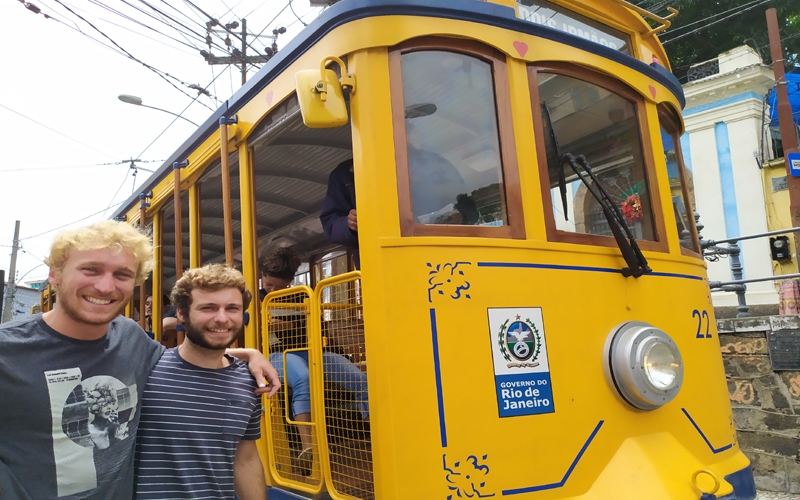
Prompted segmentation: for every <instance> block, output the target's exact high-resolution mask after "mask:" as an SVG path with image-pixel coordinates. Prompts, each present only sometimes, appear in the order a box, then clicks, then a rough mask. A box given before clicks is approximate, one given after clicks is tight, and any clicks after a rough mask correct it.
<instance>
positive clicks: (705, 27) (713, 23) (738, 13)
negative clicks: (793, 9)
mask: <svg viewBox="0 0 800 500" xmlns="http://www.w3.org/2000/svg"><path fill="white" fill-rule="evenodd" d="M770 1H771V0H760V1H759V2H758V3H756V4H754V5H751V6H750V7H747V8H745V9H742V10H740V11H737V12H735V13H733V14H731V15H729V16H726V17H723V18H722V19H717V20H716V21H713V22H711V23H708V24H706V25H704V26H701V27H700V28H697V29H695V30H692V31H689V32H687V33H682V34H680V35H678V36H676V37H675V38H670V39H669V40H666V41H664V40H662V41H661V45H667V44H668V43H672V42H674V41H677V40H680V39H681V38H685V37H687V36H689V35H693V34H695V33H698V32H700V31H703V30H705V29H707V28H708V27H709V26H713V25H715V24H717V23H721V22H722V21H725V20H727V19H730V18H732V17H735V16H738V15H740V14H742V13H744V12H747V11H748V10H750V9H754V8H756V7H758V6H759V5H763V4H765V3H768V2H770Z"/></svg>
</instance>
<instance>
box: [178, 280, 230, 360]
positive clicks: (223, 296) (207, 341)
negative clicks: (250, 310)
mask: <svg viewBox="0 0 800 500" xmlns="http://www.w3.org/2000/svg"><path fill="white" fill-rule="evenodd" d="M178 318H179V319H180V320H181V321H183V327H184V330H185V331H186V338H187V339H188V340H189V341H190V342H191V343H192V344H195V345H196V346H199V347H203V348H206V349H210V350H213V351H222V350H225V349H227V348H228V347H229V346H230V345H231V344H233V342H234V340H236V337H237V336H238V335H239V334H240V333H241V332H242V330H243V329H244V304H243V300H242V292H240V291H239V290H238V289H236V288H222V289H220V290H215V291H208V290H199V289H194V290H192V303H191V305H190V306H189V314H188V316H185V315H184V314H183V313H182V311H180V310H178Z"/></svg>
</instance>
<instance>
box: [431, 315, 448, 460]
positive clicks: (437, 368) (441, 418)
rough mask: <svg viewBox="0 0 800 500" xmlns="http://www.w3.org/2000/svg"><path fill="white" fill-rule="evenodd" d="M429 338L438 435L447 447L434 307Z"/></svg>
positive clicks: (444, 446)
mask: <svg viewBox="0 0 800 500" xmlns="http://www.w3.org/2000/svg"><path fill="white" fill-rule="evenodd" d="M431 339H432V341H433V372H434V375H435V377H436V401H437V403H438V404H439V435H440V437H441V439H442V448H447V426H446V425H445V421H444V395H443V394H442V370H441V367H440V365H439V333H438V331H437V330H436V309H433V308H431Z"/></svg>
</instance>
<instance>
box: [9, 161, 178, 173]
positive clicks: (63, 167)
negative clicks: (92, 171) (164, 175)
mask: <svg viewBox="0 0 800 500" xmlns="http://www.w3.org/2000/svg"><path fill="white" fill-rule="evenodd" d="M163 161H164V160H137V161H136V163H158V162H163ZM126 163H130V160H125V161H117V162H113V163H90V164H86V165H48V166H45V167H21V168H6V169H0V174H2V173H5V172H31V171H37V170H71V169H73V168H94V167H107V166H114V165H123V164H126Z"/></svg>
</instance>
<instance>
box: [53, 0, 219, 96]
mask: <svg viewBox="0 0 800 500" xmlns="http://www.w3.org/2000/svg"><path fill="white" fill-rule="evenodd" d="M55 1H56V2H57V3H58V4H60V5H61V6H63V7H64V8H65V9H67V10H68V11H70V12H71V13H72V14H73V15H75V16H77V17H78V18H80V19H81V20H82V21H83V22H85V23H86V24H88V25H89V26H91V27H92V28H93V29H94V30H95V31H97V32H98V33H100V34H101V35H103V36H104V37H105V38H107V39H108V40H109V41H110V42H111V43H113V44H114V45H115V46H116V47H117V48H119V49H120V50H121V51H122V52H124V53H125V54H126V55H127V56H128V57H129V58H130V59H133V60H134V61H136V62H138V63H139V64H141V65H142V66H144V67H145V68H147V69H149V70H151V71H153V72H154V73H155V74H157V75H158V76H160V77H161V78H162V79H163V80H164V81H165V82H167V83H169V84H170V85H172V86H173V87H174V88H175V89H176V90H178V91H179V92H180V93H182V94H184V95H185V96H186V97H192V96H191V95H189V94H188V93H187V92H185V91H184V90H183V89H181V88H180V87H178V86H177V85H175V84H174V83H172V82H170V81H169V80H167V78H166V77H165V76H164V75H166V76H171V75H169V73H164V72H162V71H160V70H157V69H156V68H154V67H153V66H150V65H149V64H147V63H145V62H144V61H142V60H140V59H138V58H136V57H134V56H133V54H131V53H130V52H128V51H127V50H125V49H124V48H122V46H120V45H119V44H118V43H117V42H115V41H114V40H113V39H112V38H111V37H109V36H108V35H106V34H105V33H103V31H101V30H100V29H99V28H97V27H96V26H95V25H94V24H92V23H90V22H89V21H88V20H86V18H84V17H83V16H81V15H80V14H78V13H76V12H75V11H74V10H72V9H70V8H69V7H68V6H66V5H65V4H64V3H63V2H62V1H61V0H55ZM162 73H163V74H162ZM173 78H174V77H173ZM175 79H176V80H178V79H177V78H175ZM179 81H180V80H179ZM182 83H183V82H182ZM200 104H203V103H200ZM203 105H204V106H205V104H203ZM206 107H207V108H208V109H210V110H211V111H214V110H213V109H211V108H210V107H208V106H206Z"/></svg>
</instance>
